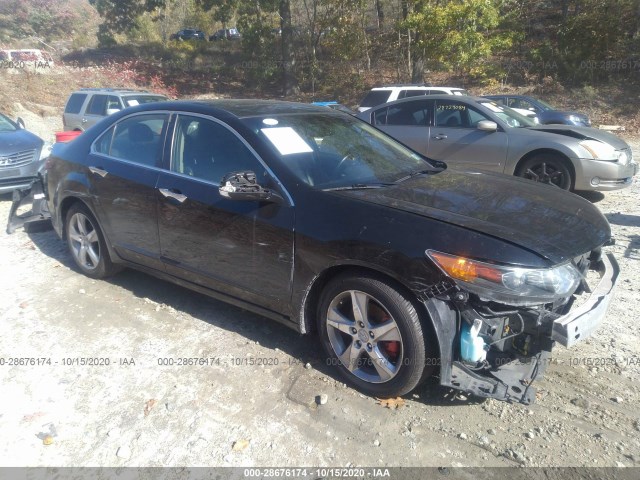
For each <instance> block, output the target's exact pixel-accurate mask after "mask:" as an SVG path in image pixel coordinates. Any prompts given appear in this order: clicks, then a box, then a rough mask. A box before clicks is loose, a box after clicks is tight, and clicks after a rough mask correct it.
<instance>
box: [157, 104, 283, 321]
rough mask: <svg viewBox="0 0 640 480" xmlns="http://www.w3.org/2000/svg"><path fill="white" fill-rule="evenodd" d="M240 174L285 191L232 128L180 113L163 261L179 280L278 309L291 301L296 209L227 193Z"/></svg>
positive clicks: (164, 188)
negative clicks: (223, 190) (227, 184)
mask: <svg viewBox="0 0 640 480" xmlns="http://www.w3.org/2000/svg"><path fill="white" fill-rule="evenodd" d="M237 171H252V172H254V173H255V174H256V177H257V181H258V183H259V184H261V185H263V186H265V187H268V188H273V189H277V188H278V187H277V186H276V185H275V180H274V179H273V177H272V176H271V174H270V173H269V172H268V170H267V169H266V168H265V166H264V165H263V164H262V163H261V161H260V160H259V159H258V157H257V154H255V152H254V151H253V150H252V149H251V148H250V147H249V146H248V145H247V144H246V143H245V142H244V141H243V140H242V138H241V137H240V136H239V135H238V134H237V133H236V132H235V131H234V130H232V129H231V128H230V127H229V126H228V125H226V124H224V123H222V122H220V121H218V120H216V119H213V118H210V117H204V116H197V115H192V114H180V115H178V116H177V118H176V119H175V126H174V132H173V146H172V149H171V161H170V164H169V165H168V169H167V170H165V171H163V173H162V174H161V175H160V178H159V181H158V192H157V199H158V203H159V219H158V229H159V234H160V247H161V253H162V259H163V261H164V262H165V264H166V270H167V272H168V273H170V274H172V275H175V276H177V277H181V278H184V279H186V280H188V281H190V282H192V283H196V284H199V285H202V286H204V287H207V288H210V289H213V290H217V291H221V292H224V293H227V294H230V295H233V296H236V297H242V298H244V299H245V300H247V301H250V302H253V303H256V304H259V305H262V306H267V308H270V309H272V310H276V311H277V310H279V309H281V308H282V306H283V304H284V303H286V302H287V301H288V299H289V296H290V281H291V274H292V268H293V220H294V218H293V207H292V205H290V204H289V203H288V202H286V201H285V202H282V203H267V202H260V201H246V200H245V201H238V200H231V199H229V198H225V197H223V196H221V195H220V193H219V190H218V188H219V185H220V181H221V179H222V177H223V176H224V175H226V174H227V173H230V172H237Z"/></svg>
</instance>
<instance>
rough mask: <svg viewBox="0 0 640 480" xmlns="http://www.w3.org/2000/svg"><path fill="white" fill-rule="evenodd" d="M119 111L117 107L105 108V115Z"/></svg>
mask: <svg viewBox="0 0 640 480" xmlns="http://www.w3.org/2000/svg"><path fill="white" fill-rule="evenodd" d="M119 111H120V109H119V108H107V115H113V114H114V113H117V112H119Z"/></svg>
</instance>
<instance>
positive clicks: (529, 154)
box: [513, 148, 576, 188]
mask: <svg viewBox="0 0 640 480" xmlns="http://www.w3.org/2000/svg"><path fill="white" fill-rule="evenodd" d="M537 155H554V156H557V157H558V158H560V160H561V161H562V162H563V163H564V164H565V165H566V167H567V168H568V169H569V172H570V173H571V188H573V186H574V185H575V182H576V168H575V167H574V165H573V162H572V161H571V159H570V158H569V157H568V156H567V155H566V154H565V153H563V152H561V151H560V150H556V149H554V148H537V149H535V150H531V151H530V152H527V153H526V154H524V155H523V156H522V157H521V158H520V160H518V163H517V164H516V167H515V168H514V170H513V175H515V176H520V169H521V168H522V165H523V164H524V163H525V162H526V161H527V160H529V159H530V158H533V157H535V156H537Z"/></svg>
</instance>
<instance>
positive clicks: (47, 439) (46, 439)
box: [42, 435, 53, 445]
mask: <svg viewBox="0 0 640 480" xmlns="http://www.w3.org/2000/svg"><path fill="white" fill-rule="evenodd" d="M42 443H43V444H44V445H51V444H52V443H53V437H52V436H51V435H47V436H46V437H44V438H43V439H42Z"/></svg>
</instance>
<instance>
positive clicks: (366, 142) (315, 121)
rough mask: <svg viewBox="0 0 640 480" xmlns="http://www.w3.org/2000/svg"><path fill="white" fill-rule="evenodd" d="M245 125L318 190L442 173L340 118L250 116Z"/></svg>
mask: <svg viewBox="0 0 640 480" xmlns="http://www.w3.org/2000/svg"><path fill="white" fill-rule="evenodd" d="M244 122H245V123H246V124H247V125H249V127H250V128H251V129H252V130H254V131H255V132H256V133H257V134H258V135H259V136H261V137H262V138H263V140H264V141H265V143H266V144H267V145H269V146H270V147H271V149H272V150H273V151H274V152H275V154H276V155H277V156H278V157H279V158H280V159H281V161H282V164H283V165H285V166H286V168H288V169H289V170H290V171H291V172H292V173H293V174H294V175H295V176H296V177H297V178H298V179H300V180H302V181H303V182H305V183H307V184H308V185H311V186H312V187H315V188H318V189H336V188H337V189H340V188H370V187H371V188H373V187H379V186H384V185H388V184H390V183H392V182H397V181H398V180H402V179H405V178H407V177H408V176H411V175H413V174H416V173H420V172H436V171H440V170H441V169H442V167H436V166H434V165H433V164H431V163H430V162H429V161H427V160H426V159H424V158H423V157H422V156H420V155H418V154H417V153H415V152H413V151H411V150H409V149H407V148H406V147H404V146H403V145H401V144H400V143H398V142H396V141H395V140H393V139H391V138H390V137H388V136H387V135H386V134H384V133H382V132H380V131H379V130H376V129H375V128H373V127H371V126H370V125H368V124H366V123H364V122H362V121H360V120H358V119H356V118H353V117H351V116H348V115H345V114H341V113H326V114H325V113H297V114H287V115H274V116H265V117H252V118H247V119H244Z"/></svg>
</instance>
